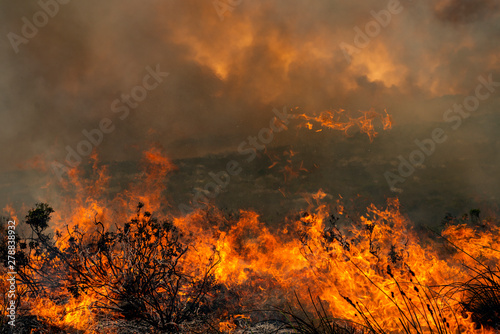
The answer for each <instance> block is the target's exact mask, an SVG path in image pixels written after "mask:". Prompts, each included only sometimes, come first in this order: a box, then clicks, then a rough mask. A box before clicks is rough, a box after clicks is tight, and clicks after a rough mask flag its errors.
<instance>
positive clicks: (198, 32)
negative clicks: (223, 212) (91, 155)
mask: <svg viewBox="0 0 500 334" xmlns="http://www.w3.org/2000/svg"><path fill="white" fill-rule="evenodd" d="M387 6H388V2H385V1H383V2H381V1H375V0H369V1H363V2H362V4H361V3H358V2H356V3H354V2H346V1H331V0H321V1H312V2H304V1H299V0H286V1H285V0H272V1H249V0H243V1H242V3H241V5H239V6H237V7H235V8H234V10H233V11H232V13H230V15H227V16H226V17H225V19H224V20H223V21H221V20H220V18H219V16H218V14H217V12H216V10H215V8H214V7H213V5H212V2H211V1H201V0H200V1H198V0H183V1H173V0H162V1H160V0H152V1H145V2H139V1H132V0H109V1H97V0H89V1H81V0H72V1H70V2H69V3H68V4H66V5H60V8H59V13H58V14H57V15H55V17H53V18H50V20H49V23H48V24H47V25H46V26H44V27H43V28H40V29H39V32H38V34H37V35H36V36H35V37H34V38H32V39H30V40H29V43H28V44H26V45H20V46H19V53H17V54H16V53H15V52H14V51H13V49H12V46H11V44H10V42H9V40H8V38H7V37H6V35H7V34H8V33H9V32H14V33H16V34H20V33H21V32H20V31H21V27H22V25H23V22H22V20H21V18H22V17H23V16H25V17H27V18H28V19H29V20H32V16H33V14H34V13H35V12H37V11H39V10H40V7H39V5H38V3H37V1H7V0H2V1H0V13H1V14H0V15H2V22H3V25H2V27H3V30H2V33H3V36H4V37H3V38H2V40H1V42H0V49H1V54H0V72H1V73H2V75H1V76H0V89H1V90H0V92H1V93H0V94H2V98H1V99H0V124H2V131H1V132H0V141H1V143H2V146H1V155H2V157H3V159H4V160H5V161H8V163H4V164H2V166H1V167H0V171H4V172H5V171H10V170H13V169H16V168H18V167H16V166H23V165H24V166H31V165H33V163H31V164H30V163H28V162H29V161H31V162H32V161H33V159H34V158H36V159H38V160H45V161H47V162H48V163H49V167H48V169H47V170H48V173H50V162H52V161H54V160H57V161H59V162H64V158H65V155H66V151H65V147H66V146H67V145H69V146H71V147H73V148H75V146H76V145H77V144H78V142H79V141H81V140H82V139H84V137H83V135H82V130H84V129H87V130H90V129H93V128H96V127H97V126H98V124H99V121H100V120H101V119H102V118H105V117H106V118H110V119H112V120H113V124H115V125H116V130H115V131H114V132H113V133H110V134H106V135H105V138H104V140H103V143H102V144H101V145H100V146H99V148H98V149H99V151H100V154H101V158H102V159H103V160H104V161H112V160H134V159H138V158H139V156H140V153H141V151H142V150H143V149H144V148H146V147H147V146H148V145H150V143H152V142H159V143H160V144H162V145H163V147H165V148H166V150H167V153H168V155H169V156H171V157H172V158H182V157H188V156H192V157H195V156H202V155H205V154H207V153H211V152H219V151H223V150H234V149H235V148H236V147H237V145H238V144H239V143H240V142H241V141H242V140H244V139H245V138H246V137H247V136H248V135H252V134H255V133H256V131H258V130H259V129H260V128H262V127H263V126H266V125H267V124H268V122H269V119H270V117H271V116H272V108H273V107H281V106H283V105H287V106H289V107H295V106H299V107H300V110H301V112H308V113H311V112H319V111H322V110H325V109H328V108H334V109H339V108H343V109H347V110H354V111H356V110H359V109H361V110H367V109H369V108H371V107H374V108H376V110H378V111H382V110H383V109H387V110H388V112H389V113H391V114H392V115H393V117H394V120H395V122H396V126H399V125H401V126H402V125H405V124H415V125H425V124H426V122H439V121H442V116H443V112H444V111H445V110H446V109H447V108H448V107H449V106H450V105H451V104H453V103H454V102H457V101H462V100H463V97H464V96H466V95H468V94H470V93H471V92H473V90H474V88H475V86H476V82H477V77H478V76H479V75H487V74H489V73H493V75H494V77H495V78H496V80H500V64H499V60H498V54H499V51H500V47H499V44H498V43H496V42H495V41H498V40H499V37H500V23H499V22H500V20H499V17H500V15H499V9H498V5H497V4H496V2H495V1H493V0H492V1H488V0H482V1H465V0H462V1H459V0H453V1H452V0H446V1H440V2H438V3H436V2H434V1H430V0H425V1H424V0H421V1H406V0H405V1H401V6H402V7H403V10H402V12H401V13H400V14H397V15H393V16H392V18H391V22H390V24H389V25H388V26H387V27H386V28H382V29H381V32H380V34H379V35H378V36H376V37H374V38H373V39H372V40H371V42H370V44H369V45H368V46H367V47H365V48H362V49H361V50H360V52H359V54H355V55H353V56H352V62H351V63H350V64H349V63H348V62H347V61H346V58H345V55H344V53H343V52H342V50H341V49H340V48H339V44H340V43H342V42H344V43H349V44H351V45H353V44H354V37H355V35H356V32H355V31H354V27H356V26H358V27H359V28H360V29H362V30H364V29H365V25H366V24H367V23H368V22H370V21H372V20H373V17H372V15H371V14H370V12H371V11H375V12H379V11H381V10H384V9H386V8H387ZM446 22H452V23H468V24H467V25H456V24H444V23H446ZM156 64H160V68H161V69H162V70H163V71H167V72H169V73H170V75H169V76H168V77H167V78H166V79H165V81H164V82H163V83H161V84H160V85H159V87H158V88H156V89H155V90H153V91H151V92H149V94H148V97H147V98H146V100H144V101H143V102H141V103H140V105H139V106H138V107H137V108H136V109H134V110H131V113H130V116H129V117H128V118H127V119H125V120H123V121H121V120H119V118H118V115H117V114H114V113H113V112H112V111H111V103H112V102H113V101H114V100H115V99H116V98H119V97H120V94H122V93H126V94H127V93H129V92H130V90H131V89H132V88H133V87H134V86H136V85H138V84H141V82H142V78H143V77H144V75H145V73H146V70H145V68H146V67H147V66H152V67H154V66H155V65H156ZM498 96H499V94H498V92H497V93H495V94H494V96H493V97H491V98H490V100H489V101H488V106H489V107H487V108H486V107H485V108H482V109H481V111H480V112H479V114H481V113H483V114H495V113H497V112H498V105H499V104H498V100H499V99H498ZM474 119H475V118H474V117H472V118H471V122H472V123H474V122H475V121H474ZM283 136H285V137H286V136H289V137H293V136H294V134H293V131H290V132H287V133H286V134H283ZM457 136H459V137H466V131H463V132H462V133H460V132H457ZM491 136H494V138H493V139H491V138H488V140H493V141H494V142H497V140H498V139H497V138H498V137H497V135H496V134H494V133H493V132H491ZM413 139H414V138H405V137H402V138H401V141H406V142H410V143H411V142H412V140H413ZM314 144H315V143H311V145H314ZM367 145H368V144H367ZM387 150H388V151H389V153H392V151H393V150H392V149H391V148H388V149H387ZM450 151H453V152H456V153H457V155H458V154H464V153H463V152H460V148H459V147H457V146H452V147H450ZM458 152H460V153H458ZM401 153H404V152H401ZM466 154H471V155H473V154H474V152H473V151H470V152H467V153H466ZM393 155H394V154H392V155H391V154H388V155H387V157H386V159H387V160H390V159H393V158H394V157H393ZM38 160H37V161H38ZM35 165H37V164H35ZM485 178H486V179H487V177H485Z"/></svg>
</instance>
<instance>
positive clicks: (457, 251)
mask: <svg viewBox="0 0 500 334" xmlns="http://www.w3.org/2000/svg"><path fill="white" fill-rule="evenodd" d="M377 115H378V114H377ZM386 117H389V116H386ZM298 118H300V119H301V118H303V117H302V116H299V117H298ZM376 118H378V116H377V117H374V118H372V119H376ZM382 120H384V118H383V117H382ZM323 121H324V120H323ZM351 122H352V125H351V126H354V125H355V124H360V122H359V121H358V120H351ZM369 123H370V122H369ZM383 123H384V124H387V123H385V122H383ZM321 124H322V125H323V126H326V127H330V126H331V124H330V122H327V123H326V124H323V123H321ZM361 124H363V126H361V127H360V129H361V130H362V131H364V132H366V133H367V134H368V135H374V132H372V131H374V130H373V127H372V126H368V127H365V125H366V124H368V123H363V122H361ZM370 124H371V123H370ZM338 127H339V129H342V130H345V129H344V127H345V126H341V125H340V123H339V124H338ZM91 159H92V161H93V162H92V164H91V166H90V167H91V168H89V169H88V170H85V169H84V168H81V169H74V170H73V171H72V172H71V173H70V174H69V175H68V178H67V180H66V181H65V182H64V183H63V185H62V189H61V192H60V194H61V197H63V199H61V201H62V203H63V205H61V209H60V211H54V209H53V208H52V207H50V205H48V204H46V203H38V204H36V205H35V206H34V207H33V208H31V209H29V210H28V212H27V214H26V215H25V216H21V215H20V214H18V213H16V212H14V211H13V210H12V209H10V208H9V207H7V208H6V211H8V212H10V214H9V216H8V217H6V218H5V219H4V220H5V221H4V222H5V225H4V226H6V227H5V228H3V230H2V235H3V238H2V240H3V244H2V254H3V256H4V257H5V258H6V259H7V258H8V255H9V254H11V255H12V256H11V257H9V258H11V259H12V260H13V261H14V262H11V261H9V264H11V265H12V266H15V273H12V272H11V270H12V269H13V267H10V269H9V265H7V261H6V267H3V268H2V272H3V276H4V277H5V279H4V280H3V281H2V293H3V295H4V296H6V297H7V296H9V292H10V291H13V292H12V294H13V296H12V298H10V297H9V298H4V299H3V303H2V305H1V307H2V311H3V312H4V314H6V315H9V314H10V315H13V317H12V319H15V329H14V332H16V333H139V332H148V333H476V332H477V333H494V332H495V331H496V330H497V329H498V324H499V321H500V317H499V314H500V313H499V312H500V301H499V300H500V299H499V298H500V295H499V294H500V285H499V284H500V281H499V279H500V276H499V275H500V273H499V272H498V269H497V268H498V261H499V259H500V255H499V254H500V253H499V251H498V250H497V248H498V242H499V241H500V240H499V239H500V227H499V225H498V221H497V220H495V219H492V218H490V219H482V218H481V217H480V212H479V210H471V212H470V213H469V215H465V216H463V217H461V218H455V217H447V220H446V221H445V222H444V223H443V226H442V228H440V229H439V230H436V231H435V230H432V229H430V228H429V229H422V228H421V229H416V228H415V227H414V225H413V224H412V222H411V221H409V220H408V218H407V217H405V216H404V215H403V214H401V212H400V203H399V200H398V199H397V198H391V199H388V201H387V204H386V205H385V206H383V207H377V206H375V205H373V204H372V205H370V206H368V207H367V208H366V209H365V210H364V211H362V212H349V210H348V209H346V208H345V206H344V203H343V199H342V198H339V199H338V200H335V201H332V200H328V199H327V195H326V194H325V193H324V192H323V191H322V190H319V191H317V192H316V193H314V194H311V195H310V196H305V198H304V199H305V200H306V201H307V203H308V207H307V209H305V210H300V211H296V212H290V214H288V215H286V216H283V217H282V221H281V223H280V224H279V226H278V227H276V226H269V224H266V222H265V221H264V220H262V218H261V217H259V214H258V213H256V212H254V211H249V210H240V211H239V212H231V213H228V212H225V211H224V210H221V209H219V208H217V207H216V206H213V205H210V204H208V205H206V206H205V207H202V208H198V209H196V210H193V211H192V212H190V213H189V214H186V215H175V214H172V213H171V209H169V206H168V204H167V202H166V201H165V198H164V196H163V195H162V193H163V192H164V189H165V185H164V183H165V180H166V179H168V178H169V176H170V174H171V173H173V172H174V171H175V170H176V168H177V167H176V166H175V165H174V164H173V163H172V162H171V161H170V160H169V159H168V158H166V157H165V156H163V155H162V153H161V150H160V149H159V148H157V147H153V148H151V149H150V150H148V151H146V152H144V154H143V160H142V168H143V171H142V173H140V174H138V176H137V178H136V179H135V180H134V182H132V183H131V187H130V188H129V189H127V190H124V191H121V192H119V193H118V194H116V196H115V197H114V198H112V199H109V198H106V196H103V191H102V189H106V188H107V187H108V184H109V181H110V175H109V172H108V169H107V166H106V165H103V164H102V163H99V161H98V156H97V154H95V153H94V154H93V155H92V157H91ZM7 221H10V222H11V223H9V224H7ZM11 225H15V227H14V228H11ZM11 231H15V233H12V232H11ZM10 236H15V238H11V237H10ZM10 240H15V241H14V242H12V243H11V242H9V241H10ZM11 245H14V246H11ZM11 275H13V276H11ZM11 277H14V278H15V280H11V279H10V278H11ZM12 286H14V288H13V287H12ZM12 289H14V290H12ZM14 294H15V295H14ZM10 300H13V301H14V303H15V304H14V305H15V309H14V308H11V307H10ZM11 309H14V310H15V311H14V312H10V311H11ZM9 319H10V318H9V317H8V316H7V317H5V318H3V320H2V321H3V328H4V331H5V330H6V329H7V328H9V327H10V326H8V322H9V321H10V320H9Z"/></svg>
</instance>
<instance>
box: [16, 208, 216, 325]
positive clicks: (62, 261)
mask: <svg viewBox="0 0 500 334" xmlns="http://www.w3.org/2000/svg"><path fill="white" fill-rule="evenodd" d="M142 209H143V204H142V203H139V205H138V206H137V214H136V216H135V218H133V219H131V220H130V222H128V223H125V224H124V225H123V227H120V226H115V229H113V230H111V229H109V228H108V229H107V228H105V227H104V225H103V224H102V223H101V222H99V221H97V220H95V221H94V224H95V226H96V228H95V230H93V231H81V230H80V229H79V228H78V226H74V227H72V228H71V229H70V228H68V230H67V233H65V234H62V233H60V232H56V236H55V238H51V237H50V236H49V235H47V234H45V233H44V230H45V229H46V227H47V226H48V221H49V220H50V214H51V213H52V212H53V210H52V208H50V207H49V206H48V205H46V204H38V205H37V207H36V208H35V209H34V210H30V212H29V214H28V216H27V217H26V219H27V220H26V223H27V224H28V225H29V226H30V227H31V229H32V231H33V233H34V234H33V236H32V237H30V238H27V242H28V245H29V247H28V249H27V253H28V255H29V256H28V259H29V261H28V262H27V263H26V266H25V267H24V268H23V269H22V275H21V278H22V281H23V283H25V284H26V285H27V286H29V287H30V292H31V294H32V295H33V296H44V295H50V296H54V295H55V296H58V298H57V299H58V303H60V304H65V303H67V302H68V299H69V297H72V298H74V299H78V298H82V297H83V298H87V299H88V302H87V303H86V304H85V305H86V307H87V309H89V310H91V311H92V312H94V314H95V315H97V316H99V315H101V316H106V315H109V313H111V314H114V316H115V317H117V318H123V319H125V320H130V321H132V320H133V321H136V322H139V323H143V324H147V325H148V326H150V327H151V328H155V329H157V330H162V331H167V332H179V331H180V327H181V326H182V324H184V323H189V322H193V321H206V320H208V312H207V311H208V310H210V303H211V297H210V295H209V293H210V292H212V291H213V290H214V277H213V274H212V271H213V269H214V267H215V265H216V263H217V260H216V258H217V253H216V252H215V250H214V253H213V254H212V256H211V257H210V259H209V261H208V263H204V264H200V265H199V266H198V267H197V268H191V267H189V266H188V264H187V263H185V261H184V257H185V255H186V253H187V252H189V251H190V248H189V244H188V242H189V241H188V239H187V238H185V236H184V235H183V234H182V233H181V232H180V231H179V230H178V229H177V228H176V227H175V226H174V225H173V223H172V222H171V221H169V220H164V221H159V220H158V219H156V218H155V217H153V215H152V214H151V213H149V212H147V211H144V212H143V210H142ZM61 291H64V293H62V292H61ZM52 298H53V297H52Z"/></svg>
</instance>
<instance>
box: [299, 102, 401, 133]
mask: <svg viewBox="0 0 500 334" xmlns="http://www.w3.org/2000/svg"><path fill="white" fill-rule="evenodd" d="M360 113H361V116H358V117H353V116H350V115H348V114H347V113H346V112H345V110H343V109H340V110H333V111H330V110H326V111H323V112H322V113H321V114H320V115H319V116H308V115H306V114H301V115H297V118H299V119H304V120H305V121H306V123H304V124H302V125H301V126H300V127H305V128H307V129H309V130H312V129H313V124H312V123H311V122H310V121H313V122H316V123H318V124H319V125H320V126H322V127H324V128H329V129H333V130H340V131H343V132H345V133H346V134H349V132H350V131H351V130H352V129H353V128H357V129H359V131H360V132H361V133H365V134H367V135H368V137H369V138H370V141H373V139H374V138H375V137H376V136H377V135H378V133H377V132H376V130H375V125H374V123H373V122H374V120H375V119H379V120H380V121H381V123H382V125H383V129H384V130H387V129H390V128H391V127H392V117H391V116H390V115H389V114H388V113H387V111H385V110H384V113H385V115H383V114H380V113H378V112H376V111H375V110H373V109H370V110H368V111H360Z"/></svg>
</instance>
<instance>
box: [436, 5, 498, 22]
mask: <svg viewBox="0 0 500 334" xmlns="http://www.w3.org/2000/svg"><path fill="white" fill-rule="evenodd" d="M499 6H500V5H499V4H498V2H497V1H495V0H444V1H438V2H437V4H436V5H435V11H436V16H437V17H438V19H440V20H443V21H449V22H452V23H469V22H473V21H477V20H483V19H485V18H488V17H490V16H492V15H494V14H495V13H497V11H498V9H499V8H500V7H499Z"/></svg>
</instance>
